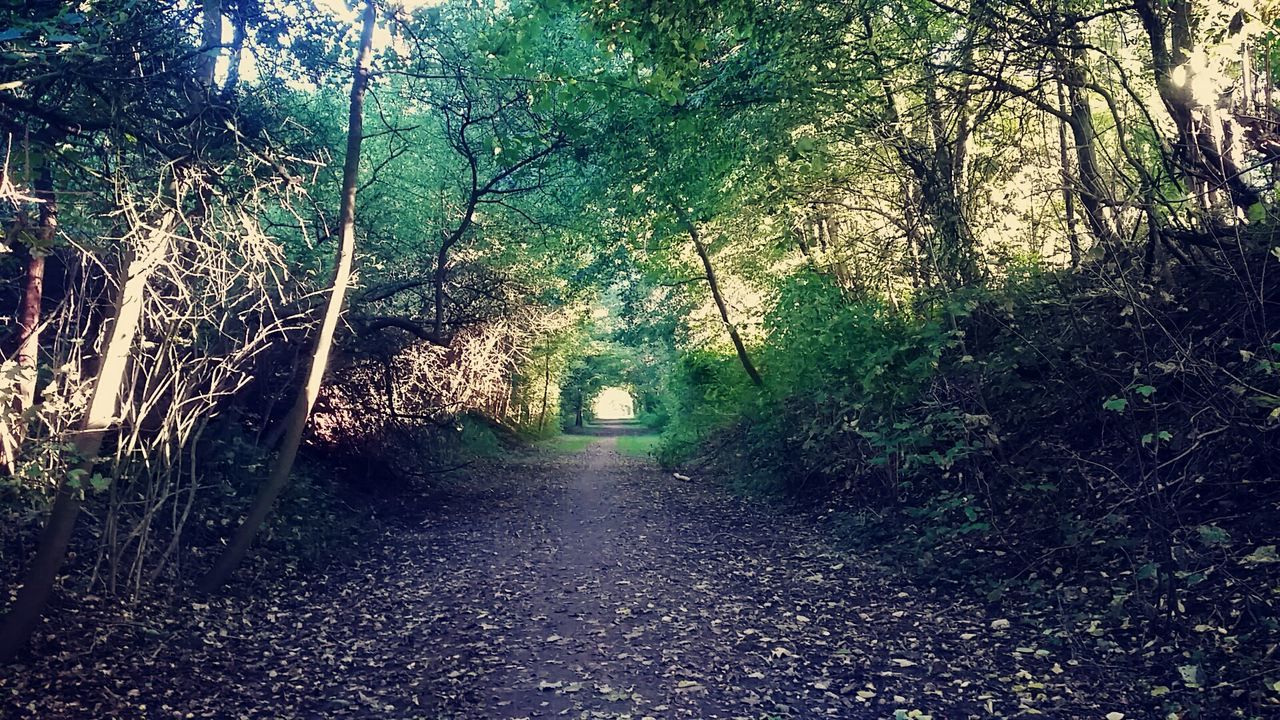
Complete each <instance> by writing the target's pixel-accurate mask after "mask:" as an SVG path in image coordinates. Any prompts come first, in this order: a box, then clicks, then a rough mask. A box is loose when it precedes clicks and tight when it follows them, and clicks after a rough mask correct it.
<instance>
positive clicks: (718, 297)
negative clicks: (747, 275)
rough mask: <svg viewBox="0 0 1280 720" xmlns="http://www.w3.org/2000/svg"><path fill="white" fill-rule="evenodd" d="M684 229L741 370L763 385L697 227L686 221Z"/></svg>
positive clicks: (759, 384)
mask: <svg viewBox="0 0 1280 720" xmlns="http://www.w3.org/2000/svg"><path fill="white" fill-rule="evenodd" d="M684 223H685V229H686V230H688V232H689V239H690V240H692V241H693V247H694V249H695V250H697V251H698V257H699V258H700V259H701V260H702V269H703V270H704V271H705V272H706V275H707V287H708V288H710V289H711V298H712V299H713V300H715V302H716V308H717V309H718V310H719V311H720V320H721V322H723V323H724V327H725V329H726V330H728V331H729V339H730V340H731V341H732V342H733V349H734V350H736V351H737V353H738V360H739V361H740V362H741V363H742V369H743V370H746V371H747V377H749V378H751V382H752V383H754V384H755V386H756V387H760V386H762V385H764V380H762V379H761V378H760V372H759V371H758V370H756V366H755V363H753V362H751V356H750V355H748V354H747V346H746V345H745V344H743V342H742V336H741V335H739V334H738V328H737V326H736V325H734V324H733V320H731V319H730V318H729V306H728V305H727V304H726V303H725V301H724V295H722V294H721V293H720V281H719V280H717V279H716V270H715V268H714V267H713V266H712V265H711V256H710V255H709V254H708V253H707V246H706V245H703V244H702V236H701V235H699V233H698V227H697V226H696V225H694V224H693V222H692V221H690V220H686V221H684Z"/></svg>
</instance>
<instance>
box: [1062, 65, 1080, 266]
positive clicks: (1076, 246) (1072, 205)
mask: <svg viewBox="0 0 1280 720" xmlns="http://www.w3.org/2000/svg"><path fill="white" fill-rule="evenodd" d="M1058 109H1059V110H1060V111H1061V112H1062V114H1063V115H1066V114H1067V93H1066V91H1065V90H1064V89H1063V85H1062V83H1058ZM1057 120H1058V164H1059V165H1060V166H1061V169H1062V207H1063V214H1064V215H1065V216H1066V220H1067V247H1068V249H1069V250H1070V252H1071V269H1073V270H1075V269H1077V268H1079V267H1080V236H1079V235H1078V234H1077V233H1076V194H1075V192H1074V191H1073V190H1072V187H1071V185H1072V183H1071V145H1070V142H1069V141H1068V140H1067V122H1066V121H1065V120H1063V119H1062V118H1060V117H1059V118H1058V119H1057Z"/></svg>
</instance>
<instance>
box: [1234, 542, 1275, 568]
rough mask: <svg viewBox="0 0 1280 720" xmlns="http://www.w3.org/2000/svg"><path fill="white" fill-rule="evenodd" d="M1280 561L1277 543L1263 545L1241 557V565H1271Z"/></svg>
mask: <svg viewBox="0 0 1280 720" xmlns="http://www.w3.org/2000/svg"><path fill="white" fill-rule="evenodd" d="M1278 562H1280V555H1277V554H1276V546H1275V545H1263V546H1261V547H1259V548H1256V549H1255V550H1254V551H1253V552H1251V553H1249V554H1248V555H1245V556H1244V557H1242V558H1240V564H1241V565H1269V564H1271V563H1278Z"/></svg>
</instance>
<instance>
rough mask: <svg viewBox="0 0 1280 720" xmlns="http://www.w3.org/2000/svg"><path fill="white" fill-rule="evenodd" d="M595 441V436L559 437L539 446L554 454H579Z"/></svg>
mask: <svg viewBox="0 0 1280 720" xmlns="http://www.w3.org/2000/svg"><path fill="white" fill-rule="evenodd" d="M595 440H596V437H595V436H594V435H557V436H555V437H553V438H551V439H550V440H546V441H543V442H542V443H539V444H540V445H541V446H542V447H545V448H547V449H548V450H551V451H552V452H562V453H578V452H582V451H583V450H586V449H587V446H588V445H590V444H591V443H592V442H594V441H595Z"/></svg>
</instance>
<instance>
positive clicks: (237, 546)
mask: <svg viewBox="0 0 1280 720" xmlns="http://www.w3.org/2000/svg"><path fill="white" fill-rule="evenodd" d="M377 18H378V15H377V10H376V8H375V7H374V3H373V0H366V2H365V5H364V14H363V29H362V30H361V33H360V44H359V46H358V49H357V51H356V62H355V69H354V71H353V72H352V80H351V101H350V111H349V113H348V119H347V152H346V157H345V159H344V160H343V166H342V188H341V197H342V203H341V211H340V214H339V217H338V246H337V249H336V252H335V258H334V260H335V261H334V271H333V281H332V282H331V283H330V288H329V297H328V300H327V301H326V303H325V310H324V315H323V317H322V318H321V321H320V330H319V332H318V333H317V336H316V341H315V347H314V349H313V350H312V351H311V358H310V363H309V368H308V371H307V376H306V384H305V385H304V386H303V388H302V391H301V392H299V393H298V397H297V400H296V401H295V403H294V406H293V409H292V411H290V413H289V416H288V417H287V418H286V420H285V431H284V439H283V444H282V445H281V447H280V450H279V454H278V455H277V456H276V460H275V462H274V463H273V465H272V467H271V474H270V476H269V477H268V478H267V480H266V481H265V482H264V483H263V484H262V487H261V488H260V489H259V491H258V495H257V496H256V497H255V498H254V501H253V505H252V506H251V507H250V509H249V514H248V516H247V517H246V518H245V519H244V520H243V521H242V522H241V524H240V526H239V527H238V528H237V529H236V532H235V534H234V535H233V536H232V539H231V541H230V542H228V543H227V548H226V550H225V551H224V552H223V553H222V555H221V556H220V557H219V558H218V560H217V562H215V563H214V565H213V567H212V568H211V569H210V570H209V572H208V573H207V574H206V575H205V576H204V578H203V579H202V580H201V581H200V587H201V589H202V590H204V591H205V592H208V591H211V590H213V589H215V588H217V587H219V586H221V585H222V584H223V583H225V582H226V581H227V579H228V578H229V577H230V576H231V573H232V572H234V571H235V569H236V567H237V566H239V564H240V562H241V561H242V560H243V559H244V556H245V554H246V553H248V551H249V547H250V546H251V545H252V544H253V539H254V537H255V536H256V535H257V534H258V529H259V528H260V527H261V526H262V523H263V522H264V521H265V520H266V519H267V516H268V515H270V514H271V508H272V506H273V505H274V504H275V501H276V498H277V497H278V496H279V495H280V492H281V491H283V490H284V488H285V485H286V484H288V482H289V475H290V472H291V471H292V469H293V463H294V460H295V458H296V457H297V455H298V448H299V447H300V446H301V444H302V435H303V432H304V431H305V430H306V426H307V418H308V417H310V415H311V408H312V406H313V405H314V404H315V401H316V397H317V396H318V395H319V394H320V387H321V385H322V383H323V382H324V375H325V369H326V368H327V367H328V363H329V353H330V351H331V349H332V347H333V336H334V333H335V332H336V331H337V327H338V319H339V318H340V317H341V315H342V310H343V305H344V303H345V300H346V295H347V289H348V287H349V285H350V283H351V263H352V259H353V257H354V256H355V244H356V190H357V189H358V185H359V179H360V145H361V143H363V142H364V97H365V92H366V91H367V90H368V86H369V73H370V67H371V65H372V61H373V31H374V28H375V26H376V24H377Z"/></svg>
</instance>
